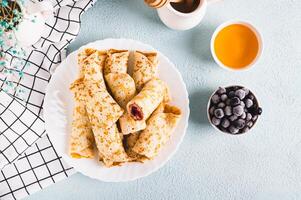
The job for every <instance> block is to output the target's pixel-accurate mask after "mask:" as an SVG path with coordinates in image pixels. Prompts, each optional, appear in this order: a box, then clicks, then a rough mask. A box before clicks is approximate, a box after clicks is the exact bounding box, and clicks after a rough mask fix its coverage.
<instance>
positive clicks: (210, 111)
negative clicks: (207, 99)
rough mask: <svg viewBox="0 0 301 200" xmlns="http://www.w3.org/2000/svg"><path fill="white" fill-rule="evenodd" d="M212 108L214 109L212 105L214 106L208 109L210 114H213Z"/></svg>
mask: <svg viewBox="0 0 301 200" xmlns="http://www.w3.org/2000/svg"><path fill="white" fill-rule="evenodd" d="M214 110H215V107H214V106H212V107H211V108H210V109H209V113H210V115H213V114H214Z"/></svg>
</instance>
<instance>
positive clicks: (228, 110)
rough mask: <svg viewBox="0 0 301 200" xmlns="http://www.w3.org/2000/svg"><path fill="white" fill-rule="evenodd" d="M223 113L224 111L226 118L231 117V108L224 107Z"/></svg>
mask: <svg viewBox="0 0 301 200" xmlns="http://www.w3.org/2000/svg"><path fill="white" fill-rule="evenodd" d="M224 111H225V115H227V116H230V115H232V108H231V106H226V107H225V109H224Z"/></svg>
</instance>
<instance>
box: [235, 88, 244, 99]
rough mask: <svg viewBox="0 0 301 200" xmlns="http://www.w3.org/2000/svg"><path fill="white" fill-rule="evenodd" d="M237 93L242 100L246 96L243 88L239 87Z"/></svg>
mask: <svg viewBox="0 0 301 200" xmlns="http://www.w3.org/2000/svg"><path fill="white" fill-rule="evenodd" d="M235 95H236V96H237V97H238V98H240V99H241V100H243V99H244V98H245V96H246V93H245V91H244V90H243V89H239V90H236V91H235Z"/></svg>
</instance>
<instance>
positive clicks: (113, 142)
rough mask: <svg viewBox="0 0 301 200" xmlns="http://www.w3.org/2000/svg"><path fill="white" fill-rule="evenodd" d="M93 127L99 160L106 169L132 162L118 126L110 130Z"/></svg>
mask: <svg viewBox="0 0 301 200" xmlns="http://www.w3.org/2000/svg"><path fill="white" fill-rule="evenodd" d="M92 127H93V133H94V137H95V143H96V146H97V149H98V151H99V159H100V160H102V161H103V162H104V164H105V166H106V167H111V166H114V165H118V164H120V163H123V162H127V161H129V160H130V158H129V157H128V155H127V154H126V152H125V149H124V147H123V144H122V140H121V137H120V134H119V132H118V128H117V125H116V124H113V125H112V126H111V127H109V128H108V129H102V128H99V127H97V126H92Z"/></svg>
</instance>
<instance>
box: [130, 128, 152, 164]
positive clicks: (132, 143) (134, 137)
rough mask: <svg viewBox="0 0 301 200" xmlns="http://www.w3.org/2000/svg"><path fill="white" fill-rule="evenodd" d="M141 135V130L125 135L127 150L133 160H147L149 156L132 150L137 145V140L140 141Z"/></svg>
mask: <svg viewBox="0 0 301 200" xmlns="http://www.w3.org/2000/svg"><path fill="white" fill-rule="evenodd" d="M139 135H140V132H135V133H131V134H129V135H127V136H126V137H125V151H126V153H127V155H128V156H129V157H130V158H131V160H132V161H135V162H144V161H145V160H147V158H146V157H145V156H143V155H140V154H138V153H136V152H134V151H133V150H132V148H133V147H134V146H135V144H136V142H137V141H138V138H139Z"/></svg>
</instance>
